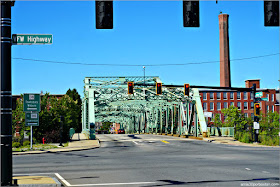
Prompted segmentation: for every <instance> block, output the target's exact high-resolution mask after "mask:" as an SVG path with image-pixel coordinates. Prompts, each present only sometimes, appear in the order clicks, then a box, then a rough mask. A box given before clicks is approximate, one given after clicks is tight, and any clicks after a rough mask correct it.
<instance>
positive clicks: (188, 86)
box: [184, 84, 190, 96]
mask: <svg viewBox="0 0 280 187" xmlns="http://www.w3.org/2000/svg"><path fill="white" fill-rule="evenodd" d="M184 95H186V96H189V95H190V84H184Z"/></svg>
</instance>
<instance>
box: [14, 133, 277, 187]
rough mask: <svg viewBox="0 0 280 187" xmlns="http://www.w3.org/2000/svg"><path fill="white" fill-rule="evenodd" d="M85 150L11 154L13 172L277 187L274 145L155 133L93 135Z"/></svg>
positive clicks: (71, 181) (117, 181)
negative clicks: (93, 143)
mask: <svg viewBox="0 0 280 187" xmlns="http://www.w3.org/2000/svg"><path fill="white" fill-rule="evenodd" d="M97 137H98V138H99V139H100V140H101V147H100V148H97V149H92V150H86V151H75V152H63V153H62V152H61V153H46V154H37V155H19V156H13V173H14V174H15V175H17V174H21V175H22V174H29V175H30V174H31V175H49V176H55V177H57V178H59V179H60V181H62V183H63V184H64V185H65V186H144V187H150V186H262V185H263V186H277V184H278V186H279V176H280V174H279V162H280V159H279V150H280V149H279V148H275V147H274V148H270V147H245V146H244V147H243V146H230V145H224V144H214V143H210V142H205V141H199V140H189V139H183V138H177V137H169V136H160V135H126V134H123V135H110V134H108V135H97Z"/></svg>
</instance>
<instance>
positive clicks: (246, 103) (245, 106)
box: [244, 102, 248, 110]
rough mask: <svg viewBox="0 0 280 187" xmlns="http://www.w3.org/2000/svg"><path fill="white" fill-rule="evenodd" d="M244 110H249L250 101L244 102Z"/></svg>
mask: <svg viewBox="0 0 280 187" xmlns="http://www.w3.org/2000/svg"><path fill="white" fill-rule="evenodd" d="M244 110H248V102H244Z"/></svg>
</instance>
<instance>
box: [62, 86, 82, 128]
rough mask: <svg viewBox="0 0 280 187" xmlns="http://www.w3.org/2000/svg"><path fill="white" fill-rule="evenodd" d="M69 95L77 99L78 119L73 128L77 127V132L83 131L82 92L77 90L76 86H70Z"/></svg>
mask: <svg viewBox="0 0 280 187" xmlns="http://www.w3.org/2000/svg"><path fill="white" fill-rule="evenodd" d="M66 94H67V95H69V97H70V98H72V99H73V100H74V101H76V105H77V107H76V110H77V112H78V117H77V119H78V121H77V125H74V126H73V128H75V131H76V132H81V131H82V110H81V108H82V100H81V96H80V94H79V93H78V92H77V90H76V89H75V88H74V89H73V90H71V89H70V88H69V89H68V90H67V92H66Z"/></svg>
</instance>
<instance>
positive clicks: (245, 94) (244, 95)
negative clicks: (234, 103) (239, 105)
mask: <svg viewBox="0 0 280 187" xmlns="http://www.w3.org/2000/svg"><path fill="white" fill-rule="evenodd" d="M243 99H244V100H247V99H248V98H247V92H243Z"/></svg>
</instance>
